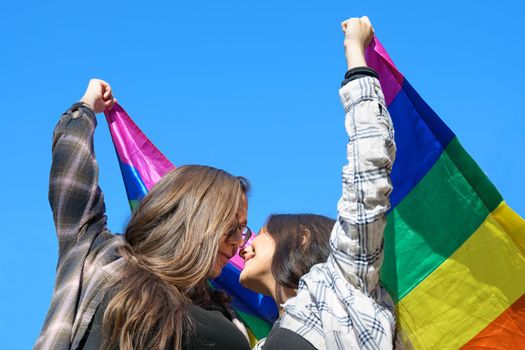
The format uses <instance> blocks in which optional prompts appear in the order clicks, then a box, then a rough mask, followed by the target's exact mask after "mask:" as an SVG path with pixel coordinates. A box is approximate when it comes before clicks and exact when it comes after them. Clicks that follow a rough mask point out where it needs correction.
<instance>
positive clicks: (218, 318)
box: [184, 304, 250, 350]
mask: <svg viewBox="0 0 525 350" xmlns="http://www.w3.org/2000/svg"><path fill="white" fill-rule="evenodd" d="M188 313H189V316H190V319H191V321H192V327H191V330H190V333H189V334H188V336H187V340H186V342H185V347H184V348H185V349H210V350H211V349H219V350H220V349H224V350H247V349H250V345H249V343H248V340H247V339H246V337H245V336H244V334H243V333H242V332H241V331H240V330H239V329H238V328H237V327H236V326H235V325H234V324H233V322H232V321H230V320H229V319H228V318H227V317H226V316H225V315H224V314H223V313H222V312H221V311H219V310H216V309H215V310H208V309H205V308H202V307H200V306H196V305H193V304H191V305H189V306H188Z"/></svg>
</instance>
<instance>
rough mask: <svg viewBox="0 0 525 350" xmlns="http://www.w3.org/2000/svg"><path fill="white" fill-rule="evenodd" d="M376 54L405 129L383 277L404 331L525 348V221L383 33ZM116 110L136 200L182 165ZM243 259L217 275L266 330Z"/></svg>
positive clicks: (371, 53) (430, 338) (417, 343)
mask: <svg viewBox="0 0 525 350" xmlns="http://www.w3.org/2000/svg"><path fill="white" fill-rule="evenodd" d="M367 61H368V64H369V65H370V66H371V67H372V68H374V69H375V70H376V71H377V72H378V73H379V77H380V81H381V86H382V88H383V92H384V94H385V99H386V104H387V108H388V110H389V111H390V114H391V116H392V119H393V121H394V126H395V132H396V143H397V159H396V162H395V164H394V169H393V171H392V182H393V185H394V191H393V192H392V195H391V198H390V199H391V205H392V209H391V211H390V212H389V214H388V216H387V222H388V223H387V228H386V231H385V260H384V263H383V267H382V276H381V282H382V284H383V285H384V287H385V288H386V289H387V290H388V291H389V293H390V295H391V296H392V298H393V299H394V301H395V303H396V308H397V313H398V322H399V329H400V332H401V334H402V336H403V338H404V340H405V341H406V342H407V343H409V344H410V345H411V347H413V348H415V349H458V348H465V349H470V348H491V349H519V348H525V221H524V220H523V219H522V218H521V217H520V216H519V215H518V214H516V213H515V212H514V211H513V210H512V209H511V208H510V207H509V206H508V205H507V204H506V203H505V202H504V201H503V199H502V197H501V195H500V194H499V192H498V191H497V189H496V188H495V187H494V185H493V184H492V183H491V182H490V180H489V179H488V178H487V177H486V176H485V174H484V173H483V171H482V170H481V169H480V168H479V167H478V165H477V164H476V163H475V162H474V161H473V160H472V158H471V157H470V156H469V155H468V154H467V153H466V151H465V150H464V149H463V147H462V146H461V144H460V143H459V141H458V139H457V137H456V136H455V135H454V133H453V132H452V131H451V130H450V129H449V128H448V127H447V125H445V124H444V123H443V121H442V120H441V119H440V118H439V117H438V116H437V114H436V113H435V112H434V111H433V110H432V109H431V108H430V107H429V106H428V105H427V104H426V103H425V101H423V99H422V98H421V97H420V96H419V95H418V93H417V92H416V91H415V90H414V88H413V87H412V86H411V85H410V84H409V83H408V81H407V80H406V79H405V77H404V76H403V75H402V74H401V73H400V72H399V71H398V70H397V68H396V67H395V65H394V64H393V62H392V60H391V59H390V57H389V56H388V54H387V53H386V51H385V49H384V48H383V47H382V45H381V44H380V43H379V41H378V40H377V39H376V38H375V39H374V40H373V41H372V43H371V45H370V47H369V48H368V49H367ZM106 117H107V121H108V123H109V125H110V130H111V134H112V137H113V141H114V143H115V147H116V150H117V155H118V158H119V163H120V167H121V169H122V174H123V177H124V182H125V184H126V191H127V193H128V199H129V200H130V205H131V206H132V207H134V206H135V205H136V203H137V201H138V200H140V198H142V197H143V196H144V195H145V193H146V192H147V190H148V189H150V188H151V186H153V184H154V183H155V182H156V181H158V179H159V178H160V177H161V176H162V175H163V174H164V173H166V172H167V171H169V170H170V169H171V168H172V167H173V165H171V163H170V162H169V161H168V160H167V159H166V158H165V157H164V156H163V155H162V154H161V153H160V152H159V151H158V150H157V149H156V148H155V146H154V145H153V144H152V143H151V142H150V141H149V140H148V139H147V137H145V136H144V134H143V133H142V132H141V131H140V129H138V127H137V126H136V125H135V124H134V123H133V122H132V121H131V119H130V118H129V117H128V116H127V114H126V113H125V112H124V110H123V109H122V108H121V107H120V106H116V107H115V108H114V109H113V110H112V111H111V112H109V113H107V114H106ZM242 266H243V265H242V260H240V259H237V260H233V261H231V263H230V264H228V265H227V266H226V268H225V269H224V271H223V273H222V275H221V276H220V277H219V278H218V279H217V280H216V281H214V285H215V286H216V287H218V288H222V289H224V290H226V291H227V292H228V293H230V294H231V295H232V296H233V298H234V307H235V308H236V310H237V311H239V314H240V315H241V317H242V318H243V320H244V321H245V322H246V324H247V325H248V326H249V327H250V329H251V330H252V333H253V334H254V335H255V336H256V337H257V338H261V337H264V336H265V335H266V334H267V332H268V330H269V328H270V325H271V322H273V320H275V317H276V316H277V311H276V308H275V305H274V304H273V301H272V300H271V299H269V298H267V297H263V296H261V295H258V294H255V293H252V292H250V291H248V290H246V289H244V288H242V287H241V286H240V285H239V284H238V276H239V271H240V269H242Z"/></svg>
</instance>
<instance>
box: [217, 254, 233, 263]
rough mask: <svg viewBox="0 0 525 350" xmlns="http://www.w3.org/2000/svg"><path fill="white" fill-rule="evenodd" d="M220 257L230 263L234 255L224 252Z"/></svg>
mask: <svg viewBox="0 0 525 350" xmlns="http://www.w3.org/2000/svg"><path fill="white" fill-rule="evenodd" d="M219 255H220V256H221V257H222V258H223V259H225V260H226V262H228V261H229V260H230V259H231V258H232V257H233V255H230V254H224V253H223V252H219Z"/></svg>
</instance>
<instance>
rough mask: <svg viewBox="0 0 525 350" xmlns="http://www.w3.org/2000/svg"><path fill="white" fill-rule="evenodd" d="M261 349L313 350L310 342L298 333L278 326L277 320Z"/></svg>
mask: <svg viewBox="0 0 525 350" xmlns="http://www.w3.org/2000/svg"><path fill="white" fill-rule="evenodd" d="M262 348H263V350H282V349H286V350H315V347H314V346H313V345H312V344H310V342H309V341H308V340H306V339H304V338H303V337H301V336H300V335H299V334H297V333H295V332H294V331H291V330H289V329H286V328H281V327H280V322H279V320H277V321H275V323H274V324H273V327H272V330H271V331H270V334H268V337H266V341H265V342H264V345H263V347H262Z"/></svg>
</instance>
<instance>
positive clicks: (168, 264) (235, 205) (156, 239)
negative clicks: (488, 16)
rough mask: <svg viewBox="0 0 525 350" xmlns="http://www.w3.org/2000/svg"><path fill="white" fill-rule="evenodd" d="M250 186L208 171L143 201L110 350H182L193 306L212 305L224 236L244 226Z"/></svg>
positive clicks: (175, 181) (127, 249)
mask: <svg viewBox="0 0 525 350" xmlns="http://www.w3.org/2000/svg"><path fill="white" fill-rule="evenodd" d="M247 191H248V182H247V181H246V180H245V179H244V178H242V177H235V176H232V175H230V174H229V173H227V172H225V171H223V170H220V169H215V168H212V167H207V166H197V165H189V166H183V167H180V168H177V169H176V170H174V171H172V172H170V173H169V174H167V175H166V176H165V177H164V178H163V179H162V180H161V181H160V182H159V183H158V184H157V185H156V186H155V187H154V188H153V189H152V190H151V192H149V194H148V195H147V196H146V197H145V198H144V199H143V200H142V202H141V204H140V205H139V206H138V208H137V209H136V210H135V212H134V213H133V215H132V217H131V219H130V221H129V223H128V225H127V228H126V229H125V233H124V239H125V244H124V245H123V246H122V247H120V248H119V250H118V253H119V254H120V255H121V256H122V258H124V259H125V260H126V262H127V263H126V267H125V268H124V271H123V272H122V273H121V275H120V276H119V278H117V280H116V281H114V283H112V285H111V286H110V288H109V289H108V293H111V299H110V300H109V303H108V305H107V308H106V310H105V312H104V319H103V334H104V343H103V348H104V349H117V348H118V349H123V350H131V349H166V348H170V349H180V348H181V347H182V345H183V339H184V337H185V336H186V335H187V334H188V332H189V331H190V329H191V326H190V325H191V321H190V319H189V317H188V312H187V306H188V305H189V304H190V303H192V300H193V299H194V298H195V299H198V300H201V301H202V300H204V299H206V296H205V295H203V294H204V293H206V291H207V288H206V283H207V282H206V281H207V279H208V277H210V274H211V271H212V269H213V266H214V264H215V262H216V258H217V252H218V249H219V241H220V238H221V236H222V235H223V234H224V233H226V232H229V230H230V229H231V227H232V226H234V225H235V224H236V220H237V219H236V214H237V212H238V209H239V206H240V205H241V203H242V200H243V199H242V198H243V196H244V195H245V194H246V192H247Z"/></svg>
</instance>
